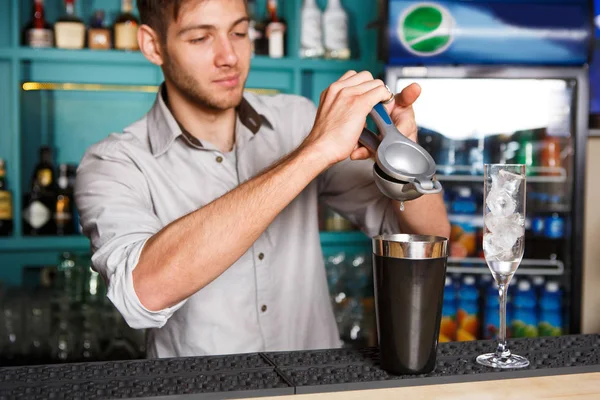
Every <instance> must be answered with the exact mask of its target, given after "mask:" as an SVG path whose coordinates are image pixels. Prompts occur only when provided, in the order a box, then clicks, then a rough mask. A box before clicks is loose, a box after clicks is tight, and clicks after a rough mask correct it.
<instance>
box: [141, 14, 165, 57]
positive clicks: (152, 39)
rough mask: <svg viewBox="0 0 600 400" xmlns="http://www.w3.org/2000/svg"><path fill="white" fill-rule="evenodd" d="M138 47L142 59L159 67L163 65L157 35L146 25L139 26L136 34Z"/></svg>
mask: <svg viewBox="0 0 600 400" xmlns="http://www.w3.org/2000/svg"><path fill="white" fill-rule="evenodd" d="M137 39H138V45H139V46H140V51H141V52H142V54H144V57H146V58H147V59H148V61H150V62H151V63H152V64H155V65H158V66H159V67H160V66H161V65H162V64H163V57H162V48H161V45H160V40H159V38H158V34H157V33H156V31H154V29H152V28H150V26H148V25H145V24H144V25H141V26H140V27H139V29H138V32H137Z"/></svg>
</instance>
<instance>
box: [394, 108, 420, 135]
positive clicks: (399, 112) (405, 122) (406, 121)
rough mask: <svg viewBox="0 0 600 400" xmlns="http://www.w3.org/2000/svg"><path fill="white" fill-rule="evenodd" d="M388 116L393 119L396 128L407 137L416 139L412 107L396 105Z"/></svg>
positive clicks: (415, 125)
mask: <svg viewBox="0 0 600 400" xmlns="http://www.w3.org/2000/svg"><path fill="white" fill-rule="evenodd" d="M390 117H391V118H392V121H394V125H396V128H398V130H399V131H400V132H401V133H402V134H403V135H404V136H406V137H408V138H409V139H412V140H415V141H416V134H417V124H416V122H415V113H414V110H413V108H412V107H406V108H402V107H398V108H396V109H395V110H394V111H393V112H392V113H391V114H390Z"/></svg>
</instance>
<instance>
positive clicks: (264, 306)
mask: <svg viewBox="0 0 600 400" xmlns="http://www.w3.org/2000/svg"><path fill="white" fill-rule="evenodd" d="M260 311H262V312H265V311H267V306H266V305H264V304H263V306H262V307H261V308H260Z"/></svg>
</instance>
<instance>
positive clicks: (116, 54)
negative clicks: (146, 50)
mask: <svg viewBox="0 0 600 400" xmlns="http://www.w3.org/2000/svg"><path fill="white" fill-rule="evenodd" d="M15 54H16V56H17V58H18V59H19V60H22V61H28V60H30V61H57V62H64V61H68V62H80V63H109V64H143V65H148V64H150V61H148V60H147V59H146V58H145V57H144V56H143V55H142V53H140V52H139V51H120V50H114V49H113V50H90V49H81V50H65V49H55V48H51V49H34V48H29V47H21V48H19V49H18V50H17V51H16V52H15Z"/></svg>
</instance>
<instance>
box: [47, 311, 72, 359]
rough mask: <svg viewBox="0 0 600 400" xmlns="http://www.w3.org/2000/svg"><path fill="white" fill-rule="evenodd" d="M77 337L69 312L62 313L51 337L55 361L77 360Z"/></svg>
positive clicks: (52, 354)
mask: <svg viewBox="0 0 600 400" xmlns="http://www.w3.org/2000/svg"><path fill="white" fill-rule="evenodd" d="M76 346H77V344H76V339H75V334H74V330H73V326H72V324H71V322H70V321H69V314H68V313H60V314H59V315H58V321H57V323H56V327H55V329H54V332H53V334H52V337H51V339H50V348H51V357H52V360H53V361H55V362H72V361H76V360H77V353H76Z"/></svg>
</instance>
